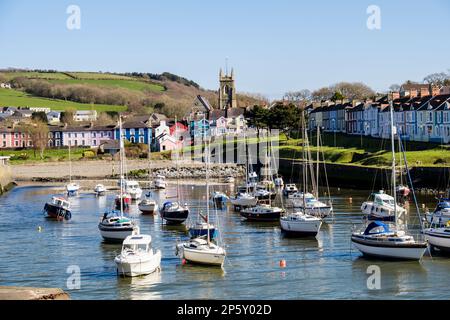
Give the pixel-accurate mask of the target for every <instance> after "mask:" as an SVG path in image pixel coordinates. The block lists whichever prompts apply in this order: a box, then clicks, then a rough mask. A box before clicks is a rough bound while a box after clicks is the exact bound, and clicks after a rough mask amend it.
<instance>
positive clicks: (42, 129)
mask: <svg viewBox="0 0 450 320" xmlns="http://www.w3.org/2000/svg"><path fill="white" fill-rule="evenodd" d="M26 131H27V132H28V134H29V135H30V137H31V141H33V149H34V152H35V156H36V151H39V156H40V158H41V160H42V159H44V151H45V149H46V148H47V145H48V132H49V131H48V126H47V124H46V123H44V122H41V121H35V122H33V123H31V124H30V125H28V127H27V130H26Z"/></svg>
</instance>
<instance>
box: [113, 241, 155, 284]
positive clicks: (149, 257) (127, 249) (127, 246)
mask: <svg viewBox="0 0 450 320" xmlns="http://www.w3.org/2000/svg"><path fill="white" fill-rule="evenodd" d="M151 242H152V237H151V236H149V235H140V234H134V235H131V236H128V237H127V238H126V239H125V240H124V241H123V245H122V252H121V253H120V255H118V256H117V257H116V258H115V259H114V262H115V263H116V266H117V273H118V274H119V275H121V276H125V277H138V276H144V275H148V274H151V273H153V272H155V271H157V270H158V269H160V266H161V251H160V250H156V251H154V250H153V248H152V247H151Z"/></svg>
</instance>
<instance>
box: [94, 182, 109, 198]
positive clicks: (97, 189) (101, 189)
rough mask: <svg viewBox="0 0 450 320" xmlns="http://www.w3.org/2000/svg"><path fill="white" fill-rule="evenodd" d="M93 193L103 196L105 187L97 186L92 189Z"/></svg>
mask: <svg viewBox="0 0 450 320" xmlns="http://www.w3.org/2000/svg"><path fill="white" fill-rule="evenodd" d="M94 193H95V194H96V195H97V196H103V195H105V194H106V187H105V186H104V185H103V184H97V185H96V186H95V187H94Z"/></svg>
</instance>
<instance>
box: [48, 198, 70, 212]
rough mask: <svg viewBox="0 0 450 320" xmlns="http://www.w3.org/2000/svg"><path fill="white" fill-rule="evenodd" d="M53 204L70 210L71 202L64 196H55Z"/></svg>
mask: <svg viewBox="0 0 450 320" xmlns="http://www.w3.org/2000/svg"><path fill="white" fill-rule="evenodd" d="M52 204H54V205H55V206H57V207H60V208H63V209H66V210H69V209H70V202H69V201H68V200H66V199H64V198H60V197H53V198H52Z"/></svg>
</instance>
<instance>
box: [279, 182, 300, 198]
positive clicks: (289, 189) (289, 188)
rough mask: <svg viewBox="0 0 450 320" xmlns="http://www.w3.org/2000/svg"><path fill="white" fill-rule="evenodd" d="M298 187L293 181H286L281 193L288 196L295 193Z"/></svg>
mask: <svg viewBox="0 0 450 320" xmlns="http://www.w3.org/2000/svg"><path fill="white" fill-rule="evenodd" d="M297 192H298V188H297V186H296V185H295V184H294V183H288V184H286V185H285V186H284V189H283V194H284V196H285V197H289V196H290V195H292V194H294V193H297Z"/></svg>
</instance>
